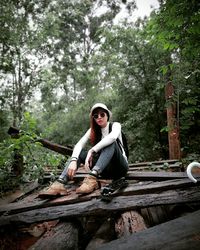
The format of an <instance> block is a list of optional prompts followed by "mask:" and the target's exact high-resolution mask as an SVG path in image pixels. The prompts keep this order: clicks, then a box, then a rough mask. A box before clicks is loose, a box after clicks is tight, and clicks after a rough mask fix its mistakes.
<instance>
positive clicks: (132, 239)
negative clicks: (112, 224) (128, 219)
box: [97, 210, 200, 250]
mask: <svg viewBox="0 0 200 250" xmlns="http://www.w3.org/2000/svg"><path fill="white" fill-rule="evenodd" d="M199 222H200V210H198V211H196V212H194V213H191V214H188V215H186V216H182V217H180V218H177V219H174V220H171V221H168V222H166V223H163V224H160V225H157V226H154V227H151V228H148V229H146V230H144V231H142V232H138V233H136V234H133V235H131V236H128V237H124V238H121V239H118V240H114V241H112V242H109V243H106V244H104V245H102V246H100V247H99V248H97V249H98V250H108V249H109V250H121V249H123V250H129V249H134V250H146V249H162V250H177V249H178V250H188V249H192V250H199V247H200V223H199Z"/></svg>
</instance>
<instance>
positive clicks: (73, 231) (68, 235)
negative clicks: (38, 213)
mask: <svg viewBox="0 0 200 250" xmlns="http://www.w3.org/2000/svg"><path fill="white" fill-rule="evenodd" d="M49 249H56V250H70V249H73V250H78V249H79V248H78V228H77V227H76V226H75V224H74V223H72V222H62V223H59V224H58V225H57V226H55V227H54V228H53V229H52V230H51V231H47V232H46V233H45V234H44V235H43V236H42V237H41V238H40V239H39V240H38V241H37V242H36V243H35V244H34V245H32V246H31V247H30V248H29V250H49Z"/></svg>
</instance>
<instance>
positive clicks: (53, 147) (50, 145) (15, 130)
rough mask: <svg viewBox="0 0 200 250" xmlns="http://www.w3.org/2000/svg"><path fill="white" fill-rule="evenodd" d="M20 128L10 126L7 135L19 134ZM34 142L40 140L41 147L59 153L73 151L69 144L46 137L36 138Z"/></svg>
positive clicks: (68, 153)
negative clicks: (65, 144)
mask: <svg viewBox="0 0 200 250" xmlns="http://www.w3.org/2000/svg"><path fill="white" fill-rule="evenodd" d="M19 132H20V130H19V129H18V128H15V127H10V128H9V130H8V134H9V135H17V134H19ZM35 142H40V143H41V144H42V146H43V147H45V148H48V149H50V150H52V151H54V152H57V153H59V154H62V155H71V154H72V151H73V148H72V147H71V146H66V147H65V146H62V145H60V144H57V143H53V142H50V141H48V140H46V139H42V138H38V139H36V140H35Z"/></svg>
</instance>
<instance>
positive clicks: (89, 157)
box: [85, 148, 95, 172]
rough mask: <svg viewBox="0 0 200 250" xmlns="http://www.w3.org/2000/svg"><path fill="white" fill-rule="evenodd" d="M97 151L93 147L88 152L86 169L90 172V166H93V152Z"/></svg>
mask: <svg viewBox="0 0 200 250" xmlns="http://www.w3.org/2000/svg"><path fill="white" fill-rule="evenodd" d="M94 153H95V151H94V150H93V149H92V148H91V149H90V150H89V151H88V153H87V157H86V159H85V169H86V170H87V171H88V172H89V171H90V168H91V167H92V157H93V154H94Z"/></svg>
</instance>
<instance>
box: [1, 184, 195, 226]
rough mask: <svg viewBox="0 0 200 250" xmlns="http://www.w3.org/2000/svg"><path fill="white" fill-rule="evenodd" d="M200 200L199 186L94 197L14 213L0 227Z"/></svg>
mask: <svg viewBox="0 0 200 250" xmlns="http://www.w3.org/2000/svg"><path fill="white" fill-rule="evenodd" d="M192 202H200V192H199V187H191V188H187V189H186V190H184V189H177V190H173V191H164V192H162V193H158V194H143V195H134V196H123V197H121V196H120V197H114V198H113V199H112V201H111V202H110V203H106V202H103V201H101V200H99V199H92V200H91V201H86V202H82V203H77V204H70V205H61V206H54V207H47V208H41V209H35V210H32V211H27V212H23V213H18V214H14V215H8V216H6V215H3V216H1V217H0V226H5V225H7V224H12V223H14V224H16V225H19V224H29V223H35V222H41V221H49V220H56V219H60V218H65V219H66V218H74V217H78V216H81V217H82V216H87V215H95V216H97V215H98V216H101V215H103V216H105V214H108V215H110V214H113V213H115V212H119V211H120V212H122V211H129V210H134V209H138V208H144V207H149V206H156V205H166V204H167V205H169V204H180V203H192Z"/></svg>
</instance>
